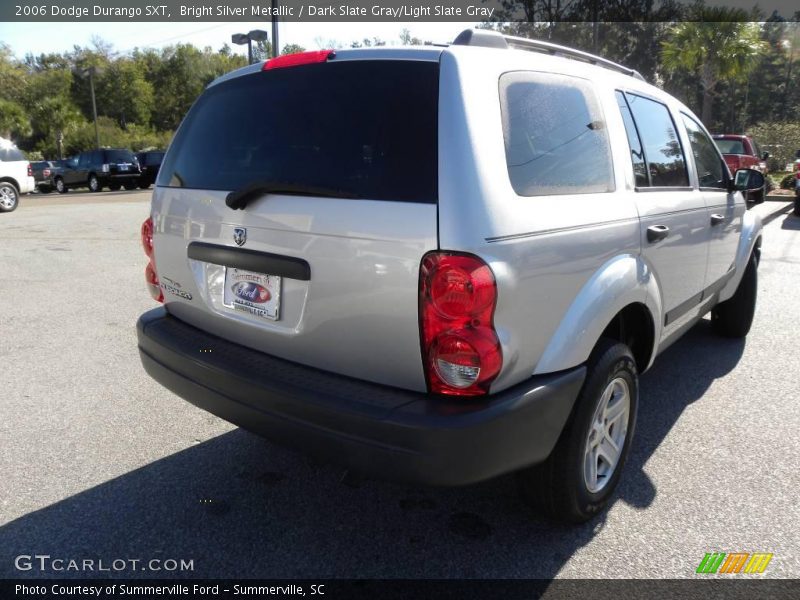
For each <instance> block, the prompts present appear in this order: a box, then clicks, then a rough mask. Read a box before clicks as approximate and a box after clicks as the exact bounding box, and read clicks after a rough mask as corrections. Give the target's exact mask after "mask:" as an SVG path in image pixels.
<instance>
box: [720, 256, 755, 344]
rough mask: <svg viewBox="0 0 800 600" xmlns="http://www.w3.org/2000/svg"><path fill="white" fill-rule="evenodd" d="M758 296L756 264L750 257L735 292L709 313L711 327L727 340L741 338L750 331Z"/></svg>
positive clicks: (752, 257)
mask: <svg viewBox="0 0 800 600" xmlns="http://www.w3.org/2000/svg"><path fill="white" fill-rule="evenodd" d="M757 296H758V262H757V261H756V257H755V254H752V255H750V260H749V261H748V263H747V268H746V269H745V270H744V275H742V280H741V281H740V282H739V287H737V288H736V292H735V293H734V294H733V296H731V297H730V298H729V299H728V300H726V301H725V302H720V303H719V304H717V305H716V306H715V307H714V308H713V309H712V311H711V327H712V328H713V329H714V331H715V332H716V333H718V334H719V335H721V336H724V337H729V338H743V337H745V336H746V335H747V334H748V332H749V331H750V326H751V325H752V324H753V315H754V314H755V312H756V297H757Z"/></svg>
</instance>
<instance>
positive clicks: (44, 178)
mask: <svg viewBox="0 0 800 600" xmlns="http://www.w3.org/2000/svg"><path fill="white" fill-rule="evenodd" d="M57 167H58V163H57V161H52V160H40V161H36V162H32V163H31V168H32V169H33V179H34V181H35V182H36V189H37V190H39V191H40V192H44V193H48V192H50V191H52V190H53V189H55V183H54V180H53V176H54V175H55V173H56V171H57Z"/></svg>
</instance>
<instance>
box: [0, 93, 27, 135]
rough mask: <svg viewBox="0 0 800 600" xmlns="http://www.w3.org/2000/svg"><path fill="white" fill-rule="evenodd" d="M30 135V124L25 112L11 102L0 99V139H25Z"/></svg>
mask: <svg viewBox="0 0 800 600" xmlns="http://www.w3.org/2000/svg"><path fill="white" fill-rule="evenodd" d="M30 133H31V122H30V119H28V116H27V115H26V114H25V110H24V109H23V108H22V107H21V106H20V105H19V104H17V103H16V102H13V101H12V100H4V99H0V137H5V138H12V137H13V138H17V137H25V136H28V135H30Z"/></svg>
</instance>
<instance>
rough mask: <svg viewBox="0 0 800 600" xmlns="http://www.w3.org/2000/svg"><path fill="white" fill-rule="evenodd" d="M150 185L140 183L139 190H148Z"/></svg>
mask: <svg viewBox="0 0 800 600" xmlns="http://www.w3.org/2000/svg"><path fill="white" fill-rule="evenodd" d="M150 185H151V184H150V183H149V182H147V181H146V182H144V183H140V184H139V189H140V190H146V189H149V188H150Z"/></svg>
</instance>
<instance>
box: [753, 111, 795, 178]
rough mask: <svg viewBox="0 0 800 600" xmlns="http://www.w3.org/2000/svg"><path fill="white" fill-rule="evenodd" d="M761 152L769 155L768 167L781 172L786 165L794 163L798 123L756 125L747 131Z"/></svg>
mask: <svg viewBox="0 0 800 600" xmlns="http://www.w3.org/2000/svg"><path fill="white" fill-rule="evenodd" d="M747 135H751V136H753V138H755V140H756V142H758V144H759V145H760V146H761V149H762V150H766V151H768V152H769V153H770V159H769V167H770V169H773V170H776V171H782V170H783V169H784V168H785V167H786V164H787V163H791V162H794V160H795V153H796V152H797V151H798V150H800V123H798V122H790V123H788V122H787V123H778V122H773V123H766V122H765V123H758V124H757V125H753V126H752V127H749V128H748V129H747Z"/></svg>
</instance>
